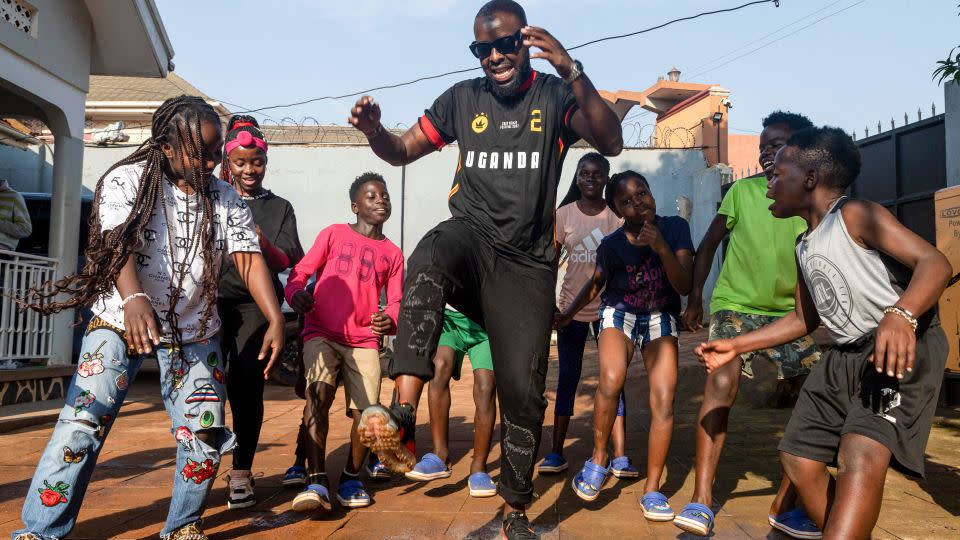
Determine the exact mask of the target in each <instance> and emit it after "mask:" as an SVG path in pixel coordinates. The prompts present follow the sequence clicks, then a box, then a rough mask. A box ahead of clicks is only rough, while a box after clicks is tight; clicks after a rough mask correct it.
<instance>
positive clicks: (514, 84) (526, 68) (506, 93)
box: [483, 57, 533, 99]
mask: <svg viewBox="0 0 960 540" xmlns="http://www.w3.org/2000/svg"><path fill="white" fill-rule="evenodd" d="M517 67H518V69H517V76H516V77H514V78H513V80H512V81H510V84H507V85H500V84H497V82H496V81H495V80H493V77H492V76H491V74H490V73H489V72H488V71H487V70H484V71H483V73H484V75H486V77H487V82H488V83H489V84H490V91H491V92H493V95H494V96H496V97H498V98H501V99H506V98H512V97H514V96H516V95H517V90H518V89H519V88H520V87H521V86H522V85H523V83H525V82H526V81H527V79H529V78H530V73H531V72H532V71H533V68H532V67H531V66H530V58H529V57H527V58H526V59H524V61H523V63H522V64H520V65H519V66H517Z"/></svg>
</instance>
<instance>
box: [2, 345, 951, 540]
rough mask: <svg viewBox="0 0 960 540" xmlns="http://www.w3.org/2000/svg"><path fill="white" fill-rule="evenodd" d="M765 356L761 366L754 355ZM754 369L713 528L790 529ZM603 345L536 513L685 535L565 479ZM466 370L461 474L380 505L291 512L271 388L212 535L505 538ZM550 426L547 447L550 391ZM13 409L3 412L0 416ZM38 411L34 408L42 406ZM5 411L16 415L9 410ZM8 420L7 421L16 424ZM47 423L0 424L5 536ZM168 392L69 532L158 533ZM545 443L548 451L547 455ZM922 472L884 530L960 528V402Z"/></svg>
mask: <svg viewBox="0 0 960 540" xmlns="http://www.w3.org/2000/svg"><path fill="white" fill-rule="evenodd" d="M699 337H700V336H690V335H689V334H684V335H683V336H682V339H683V342H684V344H683V350H682V352H681V362H680V364H681V365H680V370H681V376H680V383H679V389H678V397H677V407H676V430H675V434H674V439H673V444H672V446H671V452H670V458H669V461H668V465H667V472H666V479H665V481H666V483H665V485H664V486H663V491H664V492H665V493H666V494H667V495H668V496H669V497H670V499H671V502H672V503H673V505H674V508H675V509H678V508H679V507H681V506H682V505H683V504H684V503H685V502H687V501H688V500H689V497H690V494H691V492H692V491H693V458H694V437H693V425H694V423H695V420H696V413H697V410H698V408H699V404H700V400H701V390H702V385H703V378H704V373H703V371H702V369H701V368H700V366H699V365H697V364H696V362H695V361H694V358H693V356H692V354H691V353H690V347H691V346H692V345H693V344H694V343H695V342H696V341H697V339H698V338H699ZM757 367H762V366H757ZM757 371H758V375H757V379H754V380H753V381H745V384H744V388H745V392H744V394H743V395H742V396H741V399H740V400H739V402H738V403H737V405H736V406H735V408H734V410H733V413H732V420H731V426H730V435H729V436H728V438H727V445H726V448H725V449H724V454H723V458H722V461H721V466H720V472H719V478H718V480H717V484H716V487H715V493H716V500H717V502H718V504H721V505H722V508H721V510H720V511H719V513H718V516H717V524H716V528H715V530H714V537H715V538H718V539H719V538H784V537H782V536H780V535H779V534H778V533H776V532H773V531H772V530H771V529H770V527H769V526H768V525H767V522H766V513H767V507H768V505H769V503H770V499H771V498H772V497H773V494H774V492H775V491H776V486H777V485H778V483H779V480H780V474H781V473H780V468H779V463H778V461H777V456H776V451H775V447H776V443H777V441H778V440H779V438H780V436H781V434H782V429H783V426H784V424H785V423H786V420H787V418H788V417H789V410H787V409H774V408H769V407H767V406H766V403H767V402H768V401H769V398H770V395H771V394H772V393H773V389H774V387H775V386H776V383H775V381H774V380H773V376H774V373H773V370H772V369H769V368H764V369H758V370H757ZM556 377H557V364H556V357H555V351H554V357H553V358H552V359H551V364H550V373H549V379H548V388H549V389H551V390H552V389H553V388H555V386H556ZM596 380H597V368H596V350H595V349H594V348H588V352H587V356H586V359H585V366H584V377H583V382H582V383H581V386H580V394H579V396H578V400H577V413H578V414H577V416H576V417H575V418H574V420H573V421H572V423H571V427H570V435H569V437H568V441H567V457H568V459H570V461H571V469H570V470H568V471H567V473H566V474H564V475H561V476H553V477H548V476H540V477H537V478H536V480H535V485H536V494H537V500H536V502H535V503H534V504H533V506H532V507H531V508H530V510H529V515H530V516H531V518H532V519H533V521H534V523H535V525H536V527H537V529H538V530H539V532H541V533H542V534H543V535H544V538H549V539H555V538H564V539H566V538H590V539H598V538H616V537H621V538H647V537H649V538H682V537H690V538H694V537H692V536H689V535H686V534H681V533H680V530H679V529H677V528H675V527H674V526H673V525H672V524H669V523H665V524H664V523H660V524H653V523H648V522H647V521H646V520H644V519H643V517H642V515H641V509H640V506H639V503H638V500H637V499H638V496H639V495H640V494H641V491H642V485H643V484H642V479H640V480H629V481H624V480H614V479H612V481H610V482H608V483H607V485H606V488H605V489H604V490H603V492H602V494H601V496H600V498H599V499H598V500H596V501H595V502H593V503H584V502H583V501H581V500H580V499H578V498H577V497H576V496H575V495H574V493H573V491H572V490H571V488H570V486H569V480H570V477H571V475H572V474H573V469H575V468H577V467H578V466H579V465H580V464H581V463H582V462H583V460H584V459H585V458H586V457H588V456H589V453H590V447H591V440H590V438H591V436H592V435H591V429H590V412H591V409H590V405H591V396H592V394H593V392H594V390H595V388H596ZM471 381H472V378H471V377H470V375H469V373H468V370H464V378H463V380H462V381H460V382H459V383H456V382H454V383H453V403H454V405H453V410H452V411H451V430H450V433H451V449H452V458H453V460H454V463H455V465H454V474H453V476H452V477H451V478H449V479H447V480H439V481H434V482H430V483H417V482H410V481H407V480H406V479H404V478H402V477H400V476H397V477H396V478H394V479H392V480H389V481H385V482H382V483H376V482H372V481H367V482H366V486H367V488H368V489H369V491H371V493H372V496H373V499H374V504H373V505H372V506H370V507H369V508H366V509H361V510H352V511H344V510H341V509H338V508H335V509H334V510H333V511H332V512H327V513H318V514H315V515H302V514H296V513H294V512H292V511H291V510H290V502H291V500H292V499H293V496H294V494H295V493H296V492H295V491H291V490H288V489H283V488H282V487H281V486H280V478H281V476H282V474H283V472H284V470H285V469H286V468H287V467H288V466H289V465H291V464H292V462H293V452H294V446H295V439H296V430H297V426H298V423H299V415H300V411H301V409H302V405H303V402H302V401H301V400H299V399H297V398H296V396H295V395H294V394H293V389H292V388H287V387H281V386H268V388H267V393H266V401H267V403H266V419H265V421H264V426H263V432H262V435H261V440H260V449H259V453H258V454H257V458H256V462H255V464H254V472H255V475H256V476H257V478H256V482H257V485H256V492H257V496H258V498H259V503H258V504H257V505H256V506H254V507H252V508H249V509H245V510H234V511H228V510H227V508H226V480H225V478H224V476H225V475H226V474H227V473H228V472H229V469H230V466H229V465H230V458H229V457H227V458H225V459H224V463H223V466H222V467H221V469H220V478H218V479H217V480H216V482H215V484H214V488H213V491H212V494H211V496H210V500H209V508H208V510H207V512H206V515H205V523H204V526H205V529H206V531H207V533H208V534H210V535H211V536H212V537H213V538H223V539H226V538H238V537H248V538H296V537H306V538H349V539H358V538H398V539H399V538H416V539H426V538H474V539H489V538H495V537H497V536H498V534H499V533H498V531H499V525H500V521H499V518H498V512H499V511H500V501H499V499H498V498H487V499H474V498H471V497H470V496H469V495H468V493H467V489H466V479H467V475H468V473H469V460H470V447H471V444H472V418H473V409H472V407H473V405H472V398H471V389H470V386H471ZM385 383H386V384H384V389H383V392H382V394H381V398H382V399H383V400H384V401H388V398H389V390H390V389H391V388H392V386H391V385H390V384H389V383H388V381H385ZM627 396H628V412H629V417H628V438H627V442H628V450H629V453H630V454H631V456H632V457H633V460H634V463H635V464H636V465H638V466H639V468H640V469H641V471H642V470H643V464H644V455H645V444H646V437H647V430H646V425H647V422H648V413H647V408H646V406H645V405H644V403H643V401H644V398H645V396H646V383H645V376H644V372H643V367H642V363H641V362H639V361H635V362H634V363H633V364H632V365H631V367H630V370H629V379H628V386H627ZM549 397H550V398H551V404H550V407H549V408H548V410H547V425H545V426H544V441H545V444H546V445H549V440H550V433H551V428H550V424H551V423H552V411H553V408H552V397H553V394H552V392H551V393H550V394H549ZM422 405H423V406H422V410H423V414H421V415H420V416H421V417H420V419H419V425H418V430H417V437H418V442H419V445H420V449H421V450H420V451H421V453H422V452H426V451H429V428H428V426H427V425H426V424H427V421H428V419H427V415H426V407H425V405H426V395H424V401H423V403H422ZM10 414H11V413H10V412H9V409H8V410H7V411H4V410H0V425H3V422H2V420H9V419H10ZM34 414H36V413H34ZM4 416H6V417H7V418H5V419H4V418H3V417H4ZM8 425H9V424H8ZM52 425H53V424H52V421H46V422H45V423H41V424H36V425H33V426H28V427H22V428H19V429H16V430H14V431H7V432H0V537H9V534H10V531H12V530H14V529H15V528H17V527H19V526H20V506H21V503H22V499H23V497H24V496H25V495H26V491H27V488H28V486H29V481H30V477H31V475H32V473H33V469H34V466H35V465H36V462H37V459H38V456H39V455H40V453H41V452H42V450H43V447H44V445H45V444H46V441H47V438H48V436H49V434H50V430H51V428H52ZM168 429H169V423H168V419H167V416H166V413H165V412H164V410H163V406H162V404H161V402H160V398H159V385H158V382H157V376H156V375H155V374H144V375H143V376H142V377H141V378H140V379H139V380H137V381H136V382H135V383H134V385H133V387H132V389H131V392H130V395H129V397H128V400H127V403H126V405H125V407H124V409H123V411H122V413H121V414H120V416H119V418H118V419H117V420H116V425H115V426H114V429H113V431H112V433H111V436H110V438H109V439H108V440H107V442H106V445H105V447H104V450H103V452H102V455H101V458H100V463H99V465H98V467H97V470H96V473H95V474H94V477H93V481H92V483H91V485H90V489H89V491H88V493H87V497H86V500H85V501H84V505H83V510H82V511H81V513H80V518H79V521H78V524H77V527H76V529H75V530H74V532H73V534H72V535H71V538H156V537H157V534H158V533H159V531H160V528H161V526H162V523H163V520H164V517H165V515H166V511H167V510H166V509H167V504H168V503H169V501H170V490H171V483H172V481H173V478H174V472H175V471H174V452H175V450H174V448H175V441H174V439H173V437H172V436H171V435H170V433H169V431H168ZM349 429H350V423H349V420H348V419H347V418H346V417H345V416H344V414H343V400H342V398H341V399H338V400H337V402H336V405H335V406H334V409H333V411H332V412H331V433H330V437H329V445H328V447H329V449H330V457H329V460H328V466H329V470H330V471H332V472H333V473H332V475H331V477H332V479H334V480H335V479H336V478H337V476H338V474H337V473H338V472H339V471H340V469H341V468H342V467H343V463H344V461H345V459H346V453H347V445H348V441H349V439H348V436H349ZM544 453H545V450H544V449H541V455H542V454H544ZM498 463H499V445H495V446H494V450H493V454H492V456H491V469H490V472H491V474H492V475H493V477H494V479H496V478H497V477H498V475H499V467H498ZM926 466H927V479H926V480H924V481H919V482H918V481H915V480H912V479H908V478H906V477H904V476H902V475H900V474H898V473H896V472H891V473H890V474H889V475H888V477H887V485H886V491H885V494H884V502H883V511H882V513H881V516H880V521H879V524H878V527H877V529H876V531H875V537H876V538H960V411H958V410H956V409H940V410H939V411H938V416H937V418H936V420H935V425H934V429H933V435H932V437H931V440H930V444H929V445H928V448H927V465H926Z"/></svg>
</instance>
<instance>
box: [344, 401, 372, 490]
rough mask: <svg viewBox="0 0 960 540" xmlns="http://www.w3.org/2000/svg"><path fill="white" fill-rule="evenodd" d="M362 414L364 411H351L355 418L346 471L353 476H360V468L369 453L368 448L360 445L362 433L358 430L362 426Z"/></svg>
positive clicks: (351, 431)
mask: <svg viewBox="0 0 960 540" xmlns="http://www.w3.org/2000/svg"><path fill="white" fill-rule="evenodd" d="M361 413H362V411H357V410H352V411H350V414H351V415H352V416H353V429H351V430H350V459H348V460H347V465H346V466H345V467H344V470H346V471H347V473H348V474H351V475H358V474H360V467H362V466H363V462H364V460H366V459H367V452H369V450H368V449H367V447H366V446H364V445H363V444H361V443H360V431H359V430H358V429H357V427H359V426H360V415H361Z"/></svg>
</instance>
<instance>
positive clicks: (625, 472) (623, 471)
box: [610, 456, 640, 478]
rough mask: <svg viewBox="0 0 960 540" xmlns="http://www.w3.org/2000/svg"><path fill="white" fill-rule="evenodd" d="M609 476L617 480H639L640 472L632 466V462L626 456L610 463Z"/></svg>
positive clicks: (614, 459)
mask: <svg viewBox="0 0 960 540" xmlns="http://www.w3.org/2000/svg"><path fill="white" fill-rule="evenodd" d="M610 474H612V475H614V476H616V477H617V478H639V477H640V471H638V470H637V468H636V467H634V466H633V462H632V461H630V458H628V457H627V456H620V457H617V458H613V459H612V460H611V461H610Z"/></svg>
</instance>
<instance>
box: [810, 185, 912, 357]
mask: <svg viewBox="0 0 960 540" xmlns="http://www.w3.org/2000/svg"><path fill="white" fill-rule="evenodd" d="M849 200H850V199H849V198H847V197H841V198H840V199H839V200H837V202H835V203H834V204H833V206H832V207H831V209H830V212H829V213H827V215H826V216H824V218H823V221H821V222H820V224H819V225H817V227H816V228H815V229H812V230H809V231H807V232H805V233H804V234H803V235H801V237H800V239H799V240H798V241H797V259H798V260H799V261H800V270H801V271H802V272H803V278H804V280H805V281H806V283H807V288H808V290H809V291H810V296H812V297H813V300H814V304H815V305H816V308H817V313H819V314H820V320H821V321H822V322H823V324H824V326H826V328H827V330H828V331H829V332H830V334H831V337H832V338H833V340H834V341H835V342H837V343H840V344H845V343H852V342H854V341H856V340H858V339H860V338H861V337H862V336H864V335H865V334H868V333H870V332H872V331H873V330H875V329H876V328H877V326H878V325H879V324H880V319H882V318H883V315H884V313H883V309H884V308H885V307H887V306H892V305H894V304H896V303H897V302H898V301H899V300H900V295H902V294H903V286H902V285H901V283H905V282H901V281H899V280H898V279H897V277H896V276H895V275H894V271H892V269H891V268H890V267H888V263H886V262H885V261H884V259H885V258H886V259H889V258H888V257H883V256H882V255H881V253H880V252H879V251H877V250H874V249H867V248H865V247H863V246H861V245H860V244H858V243H857V242H856V241H855V240H854V239H853V238H851V237H850V233H849V232H848V231H847V226H846V224H845V223H844V221H843V213H842V212H841V211H840V209H841V208H842V207H843V205H844V203H846V202H847V201H849ZM891 266H892V265H891ZM841 268H842V270H841ZM898 270H899V269H898ZM898 273H899V272H898ZM908 281H909V280H907V281H906V282H908Z"/></svg>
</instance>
